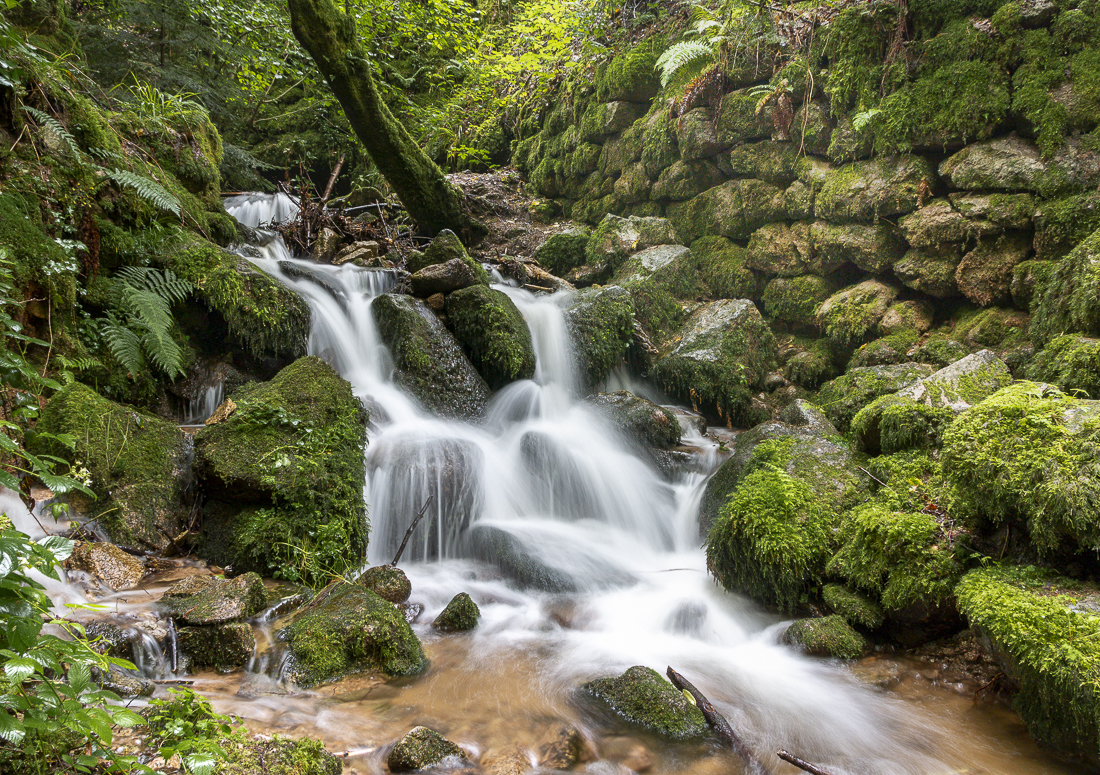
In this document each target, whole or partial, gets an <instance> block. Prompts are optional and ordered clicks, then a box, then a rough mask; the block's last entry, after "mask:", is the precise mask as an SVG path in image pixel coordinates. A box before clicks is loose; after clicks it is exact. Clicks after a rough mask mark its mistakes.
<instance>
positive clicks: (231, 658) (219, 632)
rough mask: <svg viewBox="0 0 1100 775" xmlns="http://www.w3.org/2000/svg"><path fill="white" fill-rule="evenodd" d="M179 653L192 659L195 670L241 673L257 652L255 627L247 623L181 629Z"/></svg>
mask: <svg viewBox="0 0 1100 775" xmlns="http://www.w3.org/2000/svg"><path fill="white" fill-rule="evenodd" d="M178 637H179V649H180V651H181V652H182V653H183V654H186V655H187V656H188V657H190V659H191V666H192V667H210V668H213V669H215V670H217V671H219V672H226V671H229V670H239V669H240V668H243V667H245V666H246V665H247V664H248V661H249V660H250V659H251V658H252V654H253V652H254V651H255V650H256V636H255V634H254V633H253V632H252V625H251V624H247V623H245V622H231V623H229V624H218V625H214V626H213V627H181V628H180V630H179V635H178Z"/></svg>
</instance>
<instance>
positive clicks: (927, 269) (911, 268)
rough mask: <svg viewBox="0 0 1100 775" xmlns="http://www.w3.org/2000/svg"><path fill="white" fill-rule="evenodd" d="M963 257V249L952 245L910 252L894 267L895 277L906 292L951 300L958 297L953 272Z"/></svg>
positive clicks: (916, 249) (957, 287) (917, 249)
mask: <svg viewBox="0 0 1100 775" xmlns="http://www.w3.org/2000/svg"><path fill="white" fill-rule="evenodd" d="M962 256H963V251H962V246H960V245H957V244H954V243H951V244H946V245H937V246H936V247H934V248H927V249H925V248H913V249H912V250H909V251H906V253H905V255H904V256H902V257H901V259H899V260H898V261H897V262H895V263H894V266H893V269H894V274H895V275H896V276H897V278H898V279H899V280H901V282H902V284H903V285H904V286H905V287H906V288H912V289H913V290H914V291H920V292H921V293H926V294H928V295H929V296H933V297H935V298H937V299H950V298H953V297H955V296H958V295H959V286H958V283H957V282H956V280H955V270H956V269H957V268H958V266H959V262H960V261H962Z"/></svg>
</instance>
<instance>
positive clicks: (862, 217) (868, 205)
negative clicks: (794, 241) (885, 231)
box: [814, 156, 935, 223]
mask: <svg viewBox="0 0 1100 775" xmlns="http://www.w3.org/2000/svg"><path fill="white" fill-rule="evenodd" d="M934 181H935V174H934V173H933V172H932V168H931V167H930V166H929V164H928V162H927V161H925V160H924V158H922V157H920V156H883V157H880V158H876V159H869V160H867V161H857V162H853V163H851V164H848V165H845V166H843V167H837V168H836V169H833V170H830V171H829V172H828V173H827V174H826V175H825V180H824V183H823V184H822V186H821V189H820V190H819V191H818V192H817V196H816V197H815V199H814V214H815V215H816V216H817V217H818V218H824V219H825V220H827V221H834V222H840V223H843V222H847V221H865V222H868V223H872V222H874V221H875V220H877V219H878V218H884V217H888V216H891V215H903V214H905V213H911V212H913V211H914V210H916V209H917V206H918V204H919V203H920V201H921V199H922V197H923V196H924V194H923V192H924V191H925V190H928V189H929V187H930V186H931V185H932V184H933V183H934Z"/></svg>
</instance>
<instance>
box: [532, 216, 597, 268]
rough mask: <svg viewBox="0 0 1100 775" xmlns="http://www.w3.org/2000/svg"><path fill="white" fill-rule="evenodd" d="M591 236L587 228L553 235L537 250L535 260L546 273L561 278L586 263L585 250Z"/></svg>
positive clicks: (575, 228) (577, 228)
mask: <svg viewBox="0 0 1100 775" xmlns="http://www.w3.org/2000/svg"><path fill="white" fill-rule="evenodd" d="M589 236H590V232H589V229H588V227H586V226H580V227H574V228H570V229H567V230H565V231H562V232H558V233H557V234H551V235H550V236H549V237H547V238H546V240H545V241H544V242H543V243H542V244H541V245H539V246H538V248H536V249H535V260H536V261H538V262H539V265H540V266H542V267H543V268H544V269H546V271H548V272H550V273H551V274H556V275H558V276H559V277H560V276H561V275H564V274H565V273H566V272H568V271H569V270H570V269H573V268H574V267H578V266H580V265H581V264H583V263H584V248H585V245H587V244H588V237H589Z"/></svg>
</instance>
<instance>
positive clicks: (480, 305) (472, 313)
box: [446, 285, 535, 389]
mask: <svg viewBox="0 0 1100 775" xmlns="http://www.w3.org/2000/svg"><path fill="white" fill-rule="evenodd" d="M446 309H447V325H448V327H449V328H450V329H451V331H452V332H454V335H455V337H456V338H457V339H458V341H460V342H462V346H463V350H464V351H465V352H466V354H467V355H468V356H469V358H470V361H471V362H472V363H473V364H474V366H475V367H476V368H477V370H478V373H480V374H481V375H482V376H483V377H484V378H485V381H486V382H487V383H489V386H490V387H491V388H494V389H495V388H500V387H503V386H504V385H506V384H508V383H509V382H514V381H515V380H517V379H530V378H531V377H533V376H534V374H535V349H534V347H533V346H532V344H531V332H530V331H529V330H528V329H527V322H526V321H525V320H524V319H523V315H522V314H520V311H519V309H518V308H517V307H516V305H515V302H513V301H512V300H511V299H510V298H508V296H507V294H505V293H504V292H503V291H498V290H495V289H491V288H487V287H486V286H484V285H474V286H471V287H469V288H464V289H462V290H460V291H456V292H454V293H452V294H451V295H450V296H448V297H447V301H446Z"/></svg>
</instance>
